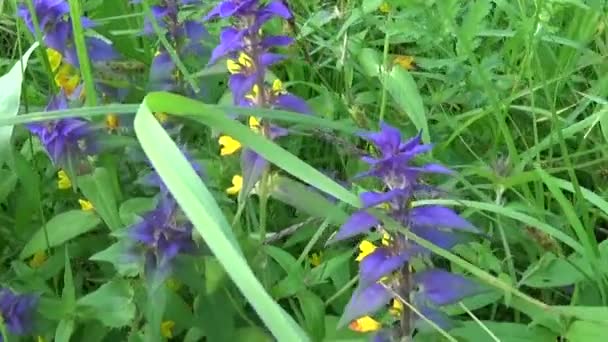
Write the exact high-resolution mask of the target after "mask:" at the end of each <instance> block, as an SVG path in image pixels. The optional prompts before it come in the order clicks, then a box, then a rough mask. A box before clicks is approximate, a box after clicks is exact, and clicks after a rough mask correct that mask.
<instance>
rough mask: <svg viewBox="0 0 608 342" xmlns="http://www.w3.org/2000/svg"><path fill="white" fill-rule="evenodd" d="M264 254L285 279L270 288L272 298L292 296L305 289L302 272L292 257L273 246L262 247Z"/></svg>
mask: <svg viewBox="0 0 608 342" xmlns="http://www.w3.org/2000/svg"><path fill="white" fill-rule="evenodd" d="M264 252H265V253H266V254H267V255H268V256H270V257H271V258H272V259H273V260H274V261H276V262H277V264H279V266H281V268H282V269H283V270H284V271H285V274H286V275H285V278H283V279H282V280H281V281H279V283H278V284H276V285H275V286H274V287H273V288H272V291H271V293H272V295H273V297H274V298H276V299H281V298H285V297H289V296H292V295H294V294H295V293H296V292H298V291H300V290H301V289H303V288H304V287H305V284H304V270H302V267H301V266H300V265H299V264H298V261H297V260H296V258H294V257H293V255H291V254H290V253H288V252H286V251H284V250H282V249H281V248H278V247H275V246H264Z"/></svg>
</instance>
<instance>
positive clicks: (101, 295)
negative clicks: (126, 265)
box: [76, 280, 135, 328]
mask: <svg viewBox="0 0 608 342" xmlns="http://www.w3.org/2000/svg"><path fill="white" fill-rule="evenodd" d="M76 304H77V307H78V309H77V311H76V312H77V313H78V315H79V316H80V317H82V318H85V319H96V320H98V321H100V322H102V323H103V324H105V325H106V326H107V327H112V328H120V327H124V326H126V325H128V324H129V323H131V320H133V319H134V318H135V304H133V289H132V288H131V286H129V282H128V281H126V280H112V281H110V282H108V283H105V284H103V285H101V286H100V287H99V288H98V289H97V290H95V291H93V292H91V293H89V294H88V295H86V296H84V297H82V298H80V299H79V300H78V301H77V303H76Z"/></svg>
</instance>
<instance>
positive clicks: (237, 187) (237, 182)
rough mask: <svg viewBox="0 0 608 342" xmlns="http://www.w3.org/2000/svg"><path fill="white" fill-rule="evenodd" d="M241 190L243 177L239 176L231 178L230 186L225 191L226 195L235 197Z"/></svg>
mask: <svg viewBox="0 0 608 342" xmlns="http://www.w3.org/2000/svg"><path fill="white" fill-rule="evenodd" d="M242 188H243V177H241V176H240V175H234V177H232V186H231V187H229V188H228V189H226V193H227V194H228V195H236V194H238V193H239V192H240V191H241V189H242Z"/></svg>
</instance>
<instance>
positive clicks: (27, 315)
mask: <svg viewBox="0 0 608 342" xmlns="http://www.w3.org/2000/svg"><path fill="white" fill-rule="evenodd" d="M37 304H38V296H36V295H31V294H27V295H26V294H17V293H14V292H13V291H11V290H10V289H7V288H1V289H0V317H1V318H2V319H3V321H4V324H5V326H6V328H7V330H8V331H9V332H10V333H11V334H14V335H19V336H22V335H26V334H28V333H29V332H30V331H31V328H32V325H33V319H34V308H35V307H36V305H37Z"/></svg>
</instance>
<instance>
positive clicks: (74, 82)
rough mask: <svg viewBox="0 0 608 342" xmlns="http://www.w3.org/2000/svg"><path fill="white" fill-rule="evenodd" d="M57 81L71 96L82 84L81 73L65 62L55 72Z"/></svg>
mask: <svg viewBox="0 0 608 342" xmlns="http://www.w3.org/2000/svg"><path fill="white" fill-rule="evenodd" d="M55 83H56V84H57V86H59V87H60V88H61V89H63V90H64V91H65V94H66V95H68V96H70V95H72V94H73V93H74V90H76V88H77V87H78V85H79V84H80V75H78V72H77V70H76V69H74V67H72V66H71V65H69V64H63V65H61V66H60V67H59V70H57V74H55Z"/></svg>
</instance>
